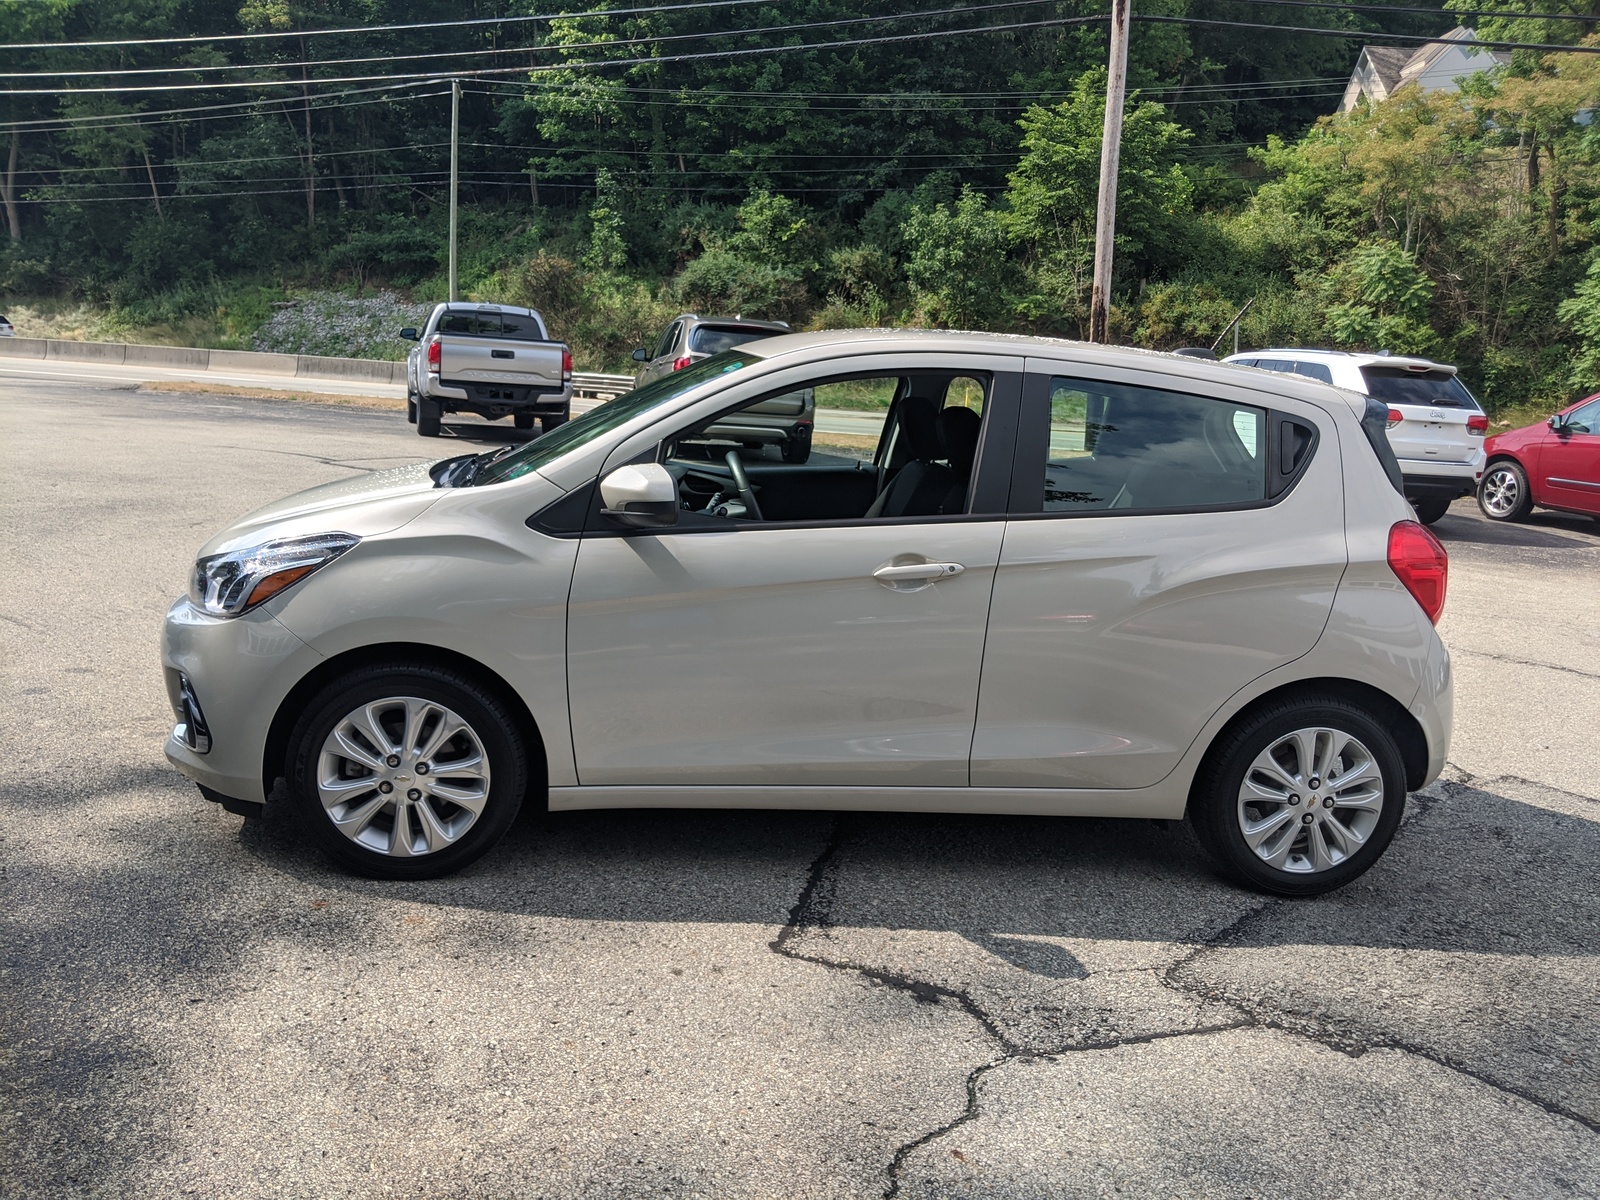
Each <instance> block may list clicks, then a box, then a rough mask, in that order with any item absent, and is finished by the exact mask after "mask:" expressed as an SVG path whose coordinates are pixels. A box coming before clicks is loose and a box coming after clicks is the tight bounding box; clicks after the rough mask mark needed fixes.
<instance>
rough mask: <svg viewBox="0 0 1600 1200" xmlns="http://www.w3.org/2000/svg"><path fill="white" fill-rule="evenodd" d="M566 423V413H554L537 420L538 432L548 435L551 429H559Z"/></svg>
mask: <svg viewBox="0 0 1600 1200" xmlns="http://www.w3.org/2000/svg"><path fill="white" fill-rule="evenodd" d="M566 423H567V414H566V413H556V414H554V415H552V416H548V417H540V418H539V432H540V433H549V432H550V431H551V430H552V429H560V428H561V426H563V425H565V424H566Z"/></svg>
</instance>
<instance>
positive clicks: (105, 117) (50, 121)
mask: <svg viewBox="0 0 1600 1200" xmlns="http://www.w3.org/2000/svg"><path fill="white" fill-rule="evenodd" d="M439 82H443V81H439ZM426 86H427V84H426V83H391V84H384V85H382V86H380V87H369V88H347V89H346V90H344V91H342V92H333V93H331V94H326V95H321V96H312V97H310V104H311V106H312V107H311V111H312V112H319V111H321V110H322V109H324V108H358V107H360V106H361V105H363V104H382V103H384V102H386V101H388V100H417V99H421V98H423V97H425V96H437V95H442V93H440V92H418V93H414V94H412V95H409V96H401V95H398V94H396V93H399V92H402V91H407V90H409V89H411V88H418V87H426ZM374 92H387V93H390V94H389V95H386V96H376V97H374V98H373V99H371V100H353V101H351V102H350V103H349V104H328V103H324V102H325V101H329V100H342V99H343V98H344V97H346V96H370V95H372V93H374ZM8 94H9V95H16V94H17V93H15V92H10V93H6V92H0V96H4V95H8ZM52 94H53V95H59V94H60V93H59V92H56V93H52ZM290 102H293V103H294V104H295V105H296V107H297V108H298V107H301V106H302V105H303V104H304V103H305V102H304V101H303V100H301V98H299V97H294V96H291V97H287V98H280V99H276V100H236V101H233V102H232V103H227V104H198V105H191V106H190V107H188V108H157V109H132V110H130V111H128V112H125V113H89V114H86V115H84V116H81V117H59V116H58V117H37V118H34V119H31V120H26V121H0V129H7V130H9V129H36V131H37V132H39V133H53V132H56V131H58V130H62V129H73V128H98V129H125V128H128V127H129V126H130V125H149V124H153V122H150V121H129V120H127V118H129V117H172V116H178V117H186V116H188V115H189V114H191V113H209V112H217V113H220V112H222V111H223V110H229V111H228V112H227V114H226V116H224V117H220V118H217V117H193V118H192V119H193V120H197V121H208V120H217V119H223V120H226V119H228V118H231V117H233V116H237V115H238V113H237V112H236V111H234V110H237V109H241V108H261V107H262V106H263V105H275V104H284V103H290ZM46 127H48V128H46Z"/></svg>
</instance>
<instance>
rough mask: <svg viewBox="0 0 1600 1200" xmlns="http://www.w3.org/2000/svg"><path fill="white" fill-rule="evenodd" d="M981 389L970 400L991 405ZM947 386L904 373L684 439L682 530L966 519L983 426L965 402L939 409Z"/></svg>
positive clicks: (709, 424) (775, 398)
mask: <svg viewBox="0 0 1600 1200" xmlns="http://www.w3.org/2000/svg"><path fill="white" fill-rule="evenodd" d="M971 383H972V384H973V385H974V387H975V388H976V389H977V390H976V394H975V395H969V396H968V397H967V398H968V399H970V400H972V401H973V403H974V404H976V405H978V406H979V407H981V405H982V400H983V396H984V393H985V391H986V388H985V387H984V384H983V383H982V382H981V381H979V380H976V379H974V380H971ZM948 384H949V381H948V378H947V377H938V378H936V379H931V380H925V379H921V378H917V377H909V378H908V377H907V376H903V375H875V376H869V377H865V378H857V379H848V380H819V381H817V382H816V383H814V384H812V385H810V386H808V387H803V388H800V389H798V390H795V391H789V392H784V393H782V394H779V395H769V396H763V397H760V398H758V399H755V400H751V401H749V402H748V403H746V404H744V405H742V406H741V407H740V408H738V409H736V410H734V411H733V412H726V413H721V414H719V415H718V416H716V417H714V418H711V419H710V420H707V421H703V422H701V423H700V424H697V425H695V426H693V427H691V428H689V429H685V430H683V431H682V432H680V433H678V434H677V435H675V436H674V437H672V438H670V439H669V440H668V441H667V442H666V444H665V448H664V455H663V457H664V460H665V462H666V463H667V466H668V469H669V470H670V471H671V472H672V474H673V476H674V477H675V478H676V479H677V480H678V495H679V499H680V502H681V505H682V507H683V508H684V510H685V513H684V517H683V518H682V519H681V521H680V528H683V529H689V528H695V527H714V526H710V525H708V522H715V523H718V524H721V525H723V526H724V527H725V526H726V523H727V522H729V521H737V522H756V521H759V522H769V523H770V522H779V521H850V520H879V519H892V518H907V519H909V518H919V517H924V518H925V517H941V516H957V515H960V514H963V513H965V512H966V509H967V501H968V495H969V492H970V489H971V482H972V477H973V474H974V471H975V468H976V459H977V450H978V434H979V432H980V430H981V428H982V424H983V418H982V416H981V415H980V413H979V412H978V411H977V409H976V408H974V407H969V406H968V405H965V404H952V405H946V406H944V407H940V404H939V402H940V401H942V400H943V399H944V398H945V396H946V394H947V393H948V391H949V386H948ZM897 399H898V403H896V401H897ZM891 405H892V406H893V407H892V408H891ZM890 412H892V413H893V417H892V420H889V421H887V422H886V420H885V415H886V414H887V413H890ZM730 459H733V460H735V462H730V461H729V460H730ZM874 463H876V464H878V465H879V466H880V467H881V470H880V469H874V466H873V464H874ZM736 468H737V469H736ZM740 473H742V474H743V475H744V476H745V479H744V481H742V482H743V483H747V484H748V485H749V489H750V494H749V495H746V494H745V492H744V489H743V487H742V485H741V480H740V479H739V477H738V476H739V474H740ZM752 500H753V501H754V503H753V504H752Z"/></svg>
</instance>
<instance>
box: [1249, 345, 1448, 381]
mask: <svg viewBox="0 0 1600 1200" xmlns="http://www.w3.org/2000/svg"><path fill="white" fill-rule="evenodd" d="M1267 357H1284V358H1292V359H1299V360H1304V361H1312V360H1315V359H1318V358H1336V359H1340V360H1341V361H1348V362H1352V363H1354V364H1355V365H1356V366H1358V367H1373V366H1383V367H1411V368H1413V369H1420V370H1428V371H1448V372H1450V374H1452V375H1454V374H1455V373H1456V369H1455V368H1454V367H1453V366H1451V365H1450V364H1449V363H1441V362H1434V361H1433V360H1432V359H1430V358H1418V357H1415V356H1412V355H1408V354H1369V353H1358V352H1356V351H1352V350H1318V349H1314V348H1312V347H1310V346H1269V347H1267V348H1265V349H1262V350H1246V351H1243V352H1241V353H1239V354H1230V355H1228V357H1227V358H1225V359H1223V360H1222V361H1223V362H1230V363H1237V362H1239V361H1241V360H1242V359H1246V358H1267Z"/></svg>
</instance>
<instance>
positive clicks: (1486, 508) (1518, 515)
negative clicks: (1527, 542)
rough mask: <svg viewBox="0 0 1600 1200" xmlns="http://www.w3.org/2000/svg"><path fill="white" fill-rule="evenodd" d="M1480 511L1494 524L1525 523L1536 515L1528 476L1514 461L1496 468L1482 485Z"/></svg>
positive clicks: (1480, 486) (1480, 485)
mask: <svg viewBox="0 0 1600 1200" xmlns="http://www.w3.org/2000/svg"><path fill="white" fill-rule="evenodd" d="M1478 507H1479V508H1480V509H1482V510H1483V515H1484V516H1486V517H1488V518H1489V519H1490V520H1491V521H1525V520H1527V519H1528V514H1529V513H1531V512H1532V511H1533V493H1532V491H1531V490H1530V489H1529V487H1528V473H1527V472H1526V471H1524V470H1523V469H1522V468H1521V467H1520V466H1519V465H1517V464H1516V463H1514V462H1512V461H1511V460H1510V459H1504V460H1502V461H1500V462H1497V463H1495V464H1493V465H1492V466H1491V467H1490V468H1489V469H1488V470H1487V471H1485V472H1484V473H1483V482H1482V483H1480V484H1478Z"/></svg>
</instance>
